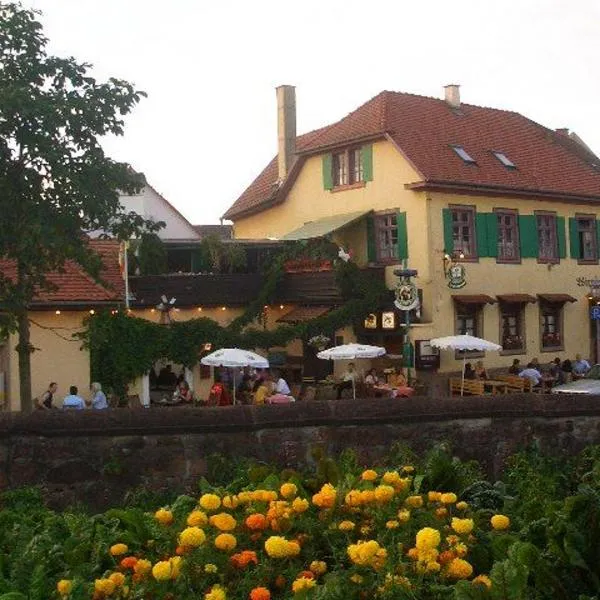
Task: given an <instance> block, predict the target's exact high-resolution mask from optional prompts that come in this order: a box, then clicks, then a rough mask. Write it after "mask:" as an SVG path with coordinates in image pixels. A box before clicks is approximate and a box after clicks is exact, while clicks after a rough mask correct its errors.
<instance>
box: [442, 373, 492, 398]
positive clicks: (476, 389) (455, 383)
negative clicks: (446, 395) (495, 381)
mask: <svg viewBox="0 0 600 600" xmlns="http://www.w3.org/2000/svg"><path fill="white" fill-rule="evenodd" d="M449 384H450V395H451V396H455V395H456V396H460V395H461V390H462V395H463V396H485V395H486V391H485V381H483V379H465V380H464V383H463V381H462V379H461V378H460V377H450V380H449Z"/></svg>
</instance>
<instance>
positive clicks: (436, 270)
mask: <svg viewBox="0 0 600 600" xmlns="http://www.w3.org/2000/svg"><path fill="white" fill-rule="evenodd" d="M429 197H430V200H429V201H428V206H429V208H430V212H431V214H430V227H431V230H430V239H431V240H432V244H431V246H430V249H429V259H430V262H431V264H432V265H433V277H432V278H431V280H430V281H429V284H428V285H427V286H425V294H426V295H427V296H429V297H430V299H431V314H430V316H431V320H432V321H433V325H434V326H433V328H432V334H433V335H439V336H443V335H453V334H454V333H455V331H454V323H455V312H454V303H453V301H452V298H451V295H452V294H487V295H489V296H493V297H495V296H497V295H498V294H514V293H522V294H531V295H532V296H535V295H536V294H543V293H564V294H570V295H571V296H573V297H574V298H577V300H578V301H577V302H575V303H566V304H565V305H564V327H563V334H564V351H561V352H555V351H551V352H542V350H541V347H540V342H541V340H540V333H539V318H540V313H539V306H538V304H528V305H527V306H526V308H525V327H526V331H525V334H526V345H527V352H526V354H523V355H510V356H502V355H499V354H497V353H488V355H487V356H486V359H485V362H486V365H488V366H490V367H494V366H502V365H507V364H510V362H511V360H512V358H513V357H514V358H519V359H520V360H521V362H527V361H528V360H529V359H531V358H533V357H537V358H538V359H539V360H540V362H541V363H547V362H549V361H550V360H552V359H553V358H554V357H555V356H559V357H560V358H561V359H565V358H571V359H573V358H574V356H575V354H576V353H578V352H580V353H581V354H583V355H584V356H590V354H591V339H590V318H589V305H588V300H587V298H586V295H587V293H588V292H589V291H590V290H589V287H581V286H578V285H577V278H578V277H586V278H600V266H599V265H579V264H577V260H576V259H571V258H570V257H569V227H568V218H569V217H573V216H574V215H575V214H576V213H585V214H596V215H597V217H600V210H598V209H597V208H596V207H594V206H590V205H576V204H567V203H560V202H548V201H542V200H522V199H510V198H488V197H469V196H463V195H454V194H442V193H432V194H429ZM449 204H464V205H473V206H476V208H477V211H479V212H492V211H493V209H494V208H509V209H515V210H518V211H519V214H520V215H527V214H533V212H534V211H536V210H547V211H554V212H556V214H557V216H562V217H565V223H566V227H565V230H566V231H565V233H566V248H567V258H564V259H561V260H560V263H559V264H553V265H548V264H538V262H537V259H535V258H523V259H522V260H521V263H520V264H498V263H497V262H496V259H495V258H480V259H479V260H478V262H465V263H463V266H464V267H465V269H466V281H467V284H466V286H465V287H464V288H462V289H460V290H452V289H450V288H449V287H448V285H447V280H445V279H444V272H443V255H444V233H443V220H442V209H443V208H447V207H448V205H449ZM410 228H411V225H410V224H409V230H410ZM480 334H481V336H482V337H485V338H486V339H488V340H491V341H494V342H498V343H500V315H499V306H498V304H493V305H486V306H485V308H484V310H483V330H482V331H481V332H480ZM441 359H442V370H455V369H457V368H458V367H459V362H457V361H455V360H454V357H453V354H452V353H451V352H443V353H442V357H441Z"/></svg>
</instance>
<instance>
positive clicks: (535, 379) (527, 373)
mask: <svg viewBox="0 0 600 600" xmlns="http://www.w3.org/2000/svg"><path fill="white" fill-rule="evenodd" d="M519 377H524V378H526V379H529V381H531V385H532V386H533V387H539V385H540V382H541V380H542V374H541V373H540V372H539V371H538V370H537V369H536V368H535V364H534V363H533V362H530V363H528V364H527V368H526V369H523V370H522V371H521V372H520V373H519Z"/></svg>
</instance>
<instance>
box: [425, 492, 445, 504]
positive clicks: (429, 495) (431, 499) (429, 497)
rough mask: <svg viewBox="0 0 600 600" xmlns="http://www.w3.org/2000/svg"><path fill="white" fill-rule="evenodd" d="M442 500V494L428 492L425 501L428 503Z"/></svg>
mask: <svg viewBox="0 0 600 600" xmlns="http://www.w3.org/2000/svg"><path fill="white" fill-rule="evenodd" d="M441 500H442V492H428V493H427V501H428V502H441Z"/></svg>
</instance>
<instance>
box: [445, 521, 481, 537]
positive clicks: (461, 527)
mask: <svg viewBox="0 0 600 600" xmlns="http://www.w3.org/2000/svg"><path fill="white" fill-rule="evenodd" d="M474 525H475V524H474V523H473V519H457V518H456V517H454V518H453V519H452V522H451V523H450V527H452V529H454V531H456V533H458V534H460V535H466V534H468V533H471V531H473V527H474Z"/></svg>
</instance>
